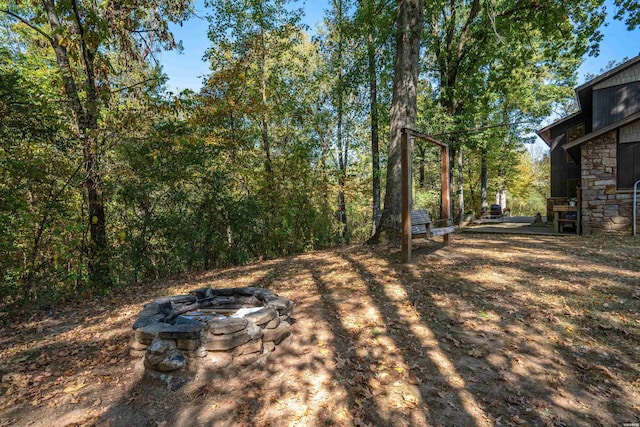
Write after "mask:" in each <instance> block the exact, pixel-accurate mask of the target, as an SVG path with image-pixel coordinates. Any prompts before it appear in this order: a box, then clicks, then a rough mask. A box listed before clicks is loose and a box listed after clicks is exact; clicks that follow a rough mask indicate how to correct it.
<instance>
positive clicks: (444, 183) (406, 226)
mask: <svg viewBox="0 0 640 427" xmlns="http://www.w3.org/2000/svg"><path fill="white" fill-rule="evenodd" d="M401 132H402V138H401V142H400V151H401V159H400V164H401V170H402V172H401V175H402V176H401V178H402V251H401V253H402V262H404V263H409V262H411V234H412V233H411V210H412V207H413V192H412V186H413V174H412V164H413V161H412V160H413V140H414V139H422V140H424V141H427V142H430V143H432V144H435V145H437V146H439V147H440V149H441V157H442V174H441V179H440V182H441V194H442V203H441V215H440V217H441V219H442V221H444V222H445V223H446V224H451V226H450V227H446V229H445V230H444V232H443V233H442V234H441V235H442V238H443V241H444V244H445V245H447V244H449V233H450V232H451V231H453V224H452V222H451V202H450V194H449V146H448V145H447V144H445V143H443V142H440V141H438V140H437V139H435V138H433V137H431V136H429V135H425V134H421V133H419V132H416V131H413V130H411V129H407V128H402V130H401ZM434 231H435V230H434Z"/></svg>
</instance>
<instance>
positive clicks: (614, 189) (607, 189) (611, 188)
mask: <svg viewBox="0 0 640 427" xmlns="http://www.w3.org/2000/svg"><path fill="white" fill-rule="evenodd" d="M616 192H617V187H616V186H615V185H607V186H606V187H605V189H604V194H607V195H610V194H616Z"/></svg>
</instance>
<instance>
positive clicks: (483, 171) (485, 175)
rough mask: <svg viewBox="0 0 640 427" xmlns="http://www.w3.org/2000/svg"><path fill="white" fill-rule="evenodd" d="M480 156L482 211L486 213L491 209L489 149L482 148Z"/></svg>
mask: <svg viewBox="0 0 640 427" xmlns="http://www.w3.org/2000/svg"><path fill="white" fill-rule="evenodd" d="M480 156H481V160H480V161H481V166H480V201H481V205H480V208H481V209H480V211H481V212H483V213H484V212H486V211H487V210H488V209H489V202H488V200H487V186H488V181H489V174H488V172H487V147H485V146H483V147H482V151H481V153H480Z"/></svg>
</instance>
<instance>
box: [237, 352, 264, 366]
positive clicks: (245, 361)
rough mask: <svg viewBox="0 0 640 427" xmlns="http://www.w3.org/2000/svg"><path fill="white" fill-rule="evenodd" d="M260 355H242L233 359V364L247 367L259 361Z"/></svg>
mask: <svg viewBox="0 0 640 427" xmlns="http://www.w3.org/2000/svg"><path fill="white" fill-rule="evenodd" d="M260 356H261V354H260V353H251V354H243V355H242V356H238V357H234V358H233V363H234V364H235V365H236V366H249V365H253V364H254V363H256V362H258V361H259V360H260Z"/></svg>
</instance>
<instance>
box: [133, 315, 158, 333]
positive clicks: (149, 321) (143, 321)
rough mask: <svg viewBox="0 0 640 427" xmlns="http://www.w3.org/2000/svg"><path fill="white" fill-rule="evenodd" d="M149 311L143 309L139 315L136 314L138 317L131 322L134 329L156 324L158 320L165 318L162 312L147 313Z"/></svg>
mask: <svg viewBox="0 0 640 427" xmlns="http://www.w3.org/2000/svg"><path fill="white" fill-rule="evenodd" d="M149 313H150V312H147V313H144V311H143V312H141V313H140V315H139V316H138V319H137V320H136V321H135V323H134V324H133V329H134V330H135V329H140V328H144V327H145V326H150V325H153V324H156V323H158V322H161V321H163V320H164V318H165V315H164V314H162V313H156V314H149Z"/></svg>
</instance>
